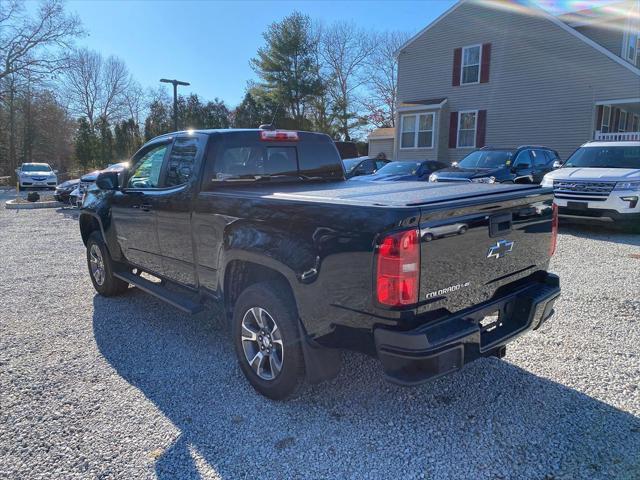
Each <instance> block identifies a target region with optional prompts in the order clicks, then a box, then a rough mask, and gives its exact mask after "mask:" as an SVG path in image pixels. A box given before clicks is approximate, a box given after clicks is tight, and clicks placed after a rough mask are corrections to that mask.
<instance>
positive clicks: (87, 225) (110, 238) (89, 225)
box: [78, 210, 122, 260]
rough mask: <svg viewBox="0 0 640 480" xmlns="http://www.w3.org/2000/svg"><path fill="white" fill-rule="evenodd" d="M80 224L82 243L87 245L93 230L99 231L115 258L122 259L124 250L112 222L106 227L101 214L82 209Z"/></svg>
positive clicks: (112, 256) (110, 253)
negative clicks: (119, 243) (111, 224)
mask: <svg viewBox="0 0 640 480" xmlns="http://www.w3.org/2000/svg"><path fill="white" fill-rule="evenodd" d="M78 222H79V225H80V235H81V236H82V243H84V245H85V246H86V245H87V241H88V240H89V236H90V235H91V233H92V232H94V231H98V232H100V235H102V238H103V240H104V243H105V245H106V247H107V250H108V252H109V255H110V256H111V258H113V259H114V260H120V259H122V251H121V250H120V246H119V245H118V242H117V239H116V236H115V232H114V231H113V229H112V228H110V223H109V224H108V225H107V228H105V224H104V222H103V219H102V218H101V217H100V215H98V214H96V213H95V212H91V211H86V210H85V211H82V212H81V213H80V218H79V220H78Z"/></svg>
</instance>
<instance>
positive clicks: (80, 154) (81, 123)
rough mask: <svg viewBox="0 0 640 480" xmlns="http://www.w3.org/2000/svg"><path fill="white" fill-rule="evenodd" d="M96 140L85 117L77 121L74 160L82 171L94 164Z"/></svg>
mask: <svg viewBox="0 0 640 480" xmlns="http://www.w3.org/2000/svg"><path fill="white" fill-rule="evenodd" d="M97 147H98V138H97V137H96V134H95V132H94V131H93V129H92V128H91V127H90V126H89V122H88V121H87V119H86V118H85V117H82V118H80V120H78V131H77V132H76V138H75V151H76V159H77V160H78V163H79V164H80V166H81V167H82V168H83V169H87V168H89V167H90V166H92V165H93V164H94V161H95V158H96V151H97Z"/></svg>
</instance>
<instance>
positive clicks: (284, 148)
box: [202, 131, 344, 191]
mask: <svg viewBox="0 0 640 480" xmlns="http://www.w3.org/2000/svg"><path fill="white" fill-rule="evenodd" d="M208 157H209V158H208V159H207V162H206V166H205V173H204V176H203V179H202V190H203V191H211V190H214V189H215V188H216V185H221V184H226V183H228V184H235V183H237V182H251V181H257V180H261V179H264V178H265V177H270V178H274V177H277V178H274V179H278V180H286V179H289V180H292V179H293V180H299V179H300V177H302V178H307V179H308V178H318V179H332V178H334V179H341V178H344V167H343V166H342V160H341V159H340V156H339V155H338V151H337V149H336V147H335V145H334V144H333V141H332V140H331V139H330V138H329V137H328V136H324V135H314V134H309V133H306V132H300V133H299V134H298V140H295V141H293V140H291V141H280V140H278V141H264V140H261V139H260V132H259V131H241V132H228V133H222V134H220V135H219V136H218V138H217V139H216V141H215V147H214V148H213V149H212V154H210V155H209V156H208Z"/></svg>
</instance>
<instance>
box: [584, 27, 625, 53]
mask: <svg viewBox="0 0 640 480" xmlns="http://www.w3.org/2000/svg"><path fill="white" fill-rule="evenodd" d="M576 30H577V31H578V32H580V33H582V34H583V35H585V36H587V37H589V38H590V39H591V40H593V41H594V42H596V43H599V44H600V45H602V46H603V47H604V48H606V49H607V50H609V51H610V52H611V53H614V54H616V55H618V56H622V37H623V31H624V20H621V21H620V22H619V23H617V24H614V23H610V24H604V25H587V26H584V27H576Z"/></svg>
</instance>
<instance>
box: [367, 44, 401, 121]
mask: <svg viewBox="0 0 640 480" xmlns="http://www.w3.org/2000/svg"><path fill="white" fill-rule="evenodd" d="M408 39H409V34H408V33H406V32H385V33H382V34H379V35H377V36H376V38H375V45H376V49H375V52H374V54H373V55H372V56H371V57H370V59H369V60H370V61H369V63H368V66H367V71H368V75H367V78H368V81H367V86H368V88H369V92H370V94H369V96H368V98H367V100H366V101H364V102H363V106H364V109H365V110H366V111H367V117H368V120H369V123H371V124H373V125H375V126H377V127H394V126H395V118H396V103H397V101H398V58H397V52H398V49H399V48H400V47H401V46H402V45H404V43H405V42H406V41H407V40H408Z"/></svg>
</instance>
